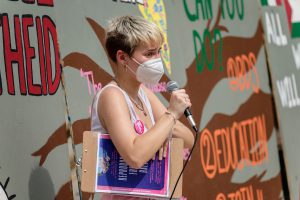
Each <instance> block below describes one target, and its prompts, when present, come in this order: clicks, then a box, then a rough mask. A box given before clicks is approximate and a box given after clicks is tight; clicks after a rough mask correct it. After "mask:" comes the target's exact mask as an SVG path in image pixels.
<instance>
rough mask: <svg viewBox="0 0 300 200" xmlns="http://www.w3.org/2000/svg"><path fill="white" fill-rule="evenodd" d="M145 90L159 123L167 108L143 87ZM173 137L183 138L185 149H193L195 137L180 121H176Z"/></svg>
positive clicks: (155, 118)
mask: <svg viewBox="0 0 300 200" xmlns="http://www.w3.org/2000/svg"><path fill="white" fill-rule="evenodd" d="M142 87H143V90H144V91H145V92H146V94H147V96H148V98H149V101H150V103H151V107H152V111H153V115H154V120H155V121H157V120H158V119H159V118H160V117H161V116H162V115H164V113H165V112H166V110H167V109H166V107H165V106H164V105H163V104H162V103H161V101H160V100H159V99H158V98H157V96H156V95H155V94H153V92H152V91H150V90H149V89H148V88H146V87H145V86H142ZM172 132H173V134H172V136H173V137H175V138H181V139H183V141H184V147H185V148H189V149H191V148H192V146H193V144H194V135H193V133H192V131H191V130H190V129H189V128H188V127H186V126H185V125H184V124H182V123H181V122H180V121H179V120H177V121H176V124H175V126H174V127H173V130H172Z"/></svg>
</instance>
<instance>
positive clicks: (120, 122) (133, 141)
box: [98, 87, 187, 168]
mask: <svg viewBox="0 0 300 200" xmlns="http://www.w3.org/2000/svg"><path fill="white" fill-rule="evenodd" d="M179 96H180V95H179ZM174 102H175V103H174V107H177V109H178V110H179V111H178V112H176V113H175V114H176V115H175V116H176V117H177V118H178V117H179V116H180V114H179V113H181V114H182V113H183V111H184V107H186V106H187V104H186V103H185V102H184V101H183V100H182V98H180V97H178V98H175V100H174ZM98 115H99V119H100V120H101V121H102V123H103V124H104V126H105V128H106V129H107V131H108V132H109V134H110V137H111V139H112V141H113V143H114V145H115V147H116V148H117V150H118V152H119V153H120V155H121V156H122V158H123V159H124V160H125V161H126V163H127V164H128V165H130V166H131V167H134V168H140V167H142V166H143V165H144V164H145V163H146V162H147V161H148V160H150V159H151V158H152V156H153V155H154V154H155V153H156V152H157V151H158V149H159V148H160V147H161V146H162V145H163V143H164V141H165V140H166V139H167V138H168V136H169V133H170V131H171V130H172V128H173V126H174V119H173V117H172V116H171V115H168V114H161V115H160V117H159V118H157V119H156V123H155V125H154V126H153V127H151V128H150V129H149V130H148V131H147V132H146V133H145V134H143V135H137V134H136V133H135V131H134V129H133V126H132V122H131V120H130V114H129V110H128V106H127V103H126V101H125V98H124V96H123V94H122V93H121V91H119V90H118V89H117V88H113V87H110V88H107V89H106V90H104V91H103V92H102V93H101V95H100V99H99V102H98Z"/></svg>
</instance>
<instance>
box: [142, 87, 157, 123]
mask: <svg viewBox="0 0 300 200" xmlns="http://www.w3.org/2000/svg"><path fill="white" fill-rule="evenodd" d="M139 96H140V98H141V99H142V101H143V102H144V104H145V105H146V107H147V110H148V112H149V114H150V118H151V122H152V125H154V124H155V121H154V116H153V112H152V107H151V104H150V101H149V99H148V97H147V95H146V93H145V91H144V90H143V89H142V88H141V87H140V89H139Z"/></svg>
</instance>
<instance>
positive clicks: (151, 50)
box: [146, 47, 161, 51]
mask: <svg viewBox="0 0 300 200" xmlns="http://www.w3.org/2000/svg"><path fill="white" fill-rule="evenodd" d="M157 50H161V47H159V48H158V49H157ZM146 51H156V48H154V49H147V50H146Z"/></svg>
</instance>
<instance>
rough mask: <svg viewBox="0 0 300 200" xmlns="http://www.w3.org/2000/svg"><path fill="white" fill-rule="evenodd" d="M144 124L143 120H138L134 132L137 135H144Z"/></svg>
mask: <svg viewBox="0 0 300 200" xmlns="http://www.w3.org/2000/svg"><path fill="white" fill-rule="evenodd" d="M144 129H145V127H144V124H143V122H142V121H141V120H136V121H135V123H134V130H135V132H136V133H137V134H139V135H141V134H143V133H144Z"/></svg>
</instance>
